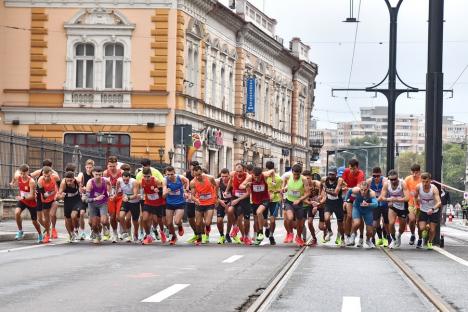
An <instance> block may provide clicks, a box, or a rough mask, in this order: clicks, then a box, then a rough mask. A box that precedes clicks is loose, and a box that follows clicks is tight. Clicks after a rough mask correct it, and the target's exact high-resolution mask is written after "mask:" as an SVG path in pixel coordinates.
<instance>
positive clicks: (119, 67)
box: [104, 43, 124, 89]
mask: <svg viewBox="0 0 468 312" xmlns="http://www.w3.org/2000/svg"><path fill="white" fill-rule="evenodd" d="M123 57H124V47H123V45H121V44H120V43H111V44H107V45H106V46H105V52H104V60H105V62H106V84H105V86H106V89H122V81H123Z"/></svg>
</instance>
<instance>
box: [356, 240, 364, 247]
mask: <svg viewBox="0 0 468 312" xmlns="http://www.w3.org/2000/svg"><path fill="white" fill-rule="evenodd" d="M363 245H364V239H362V238H359V241H358V243H357V245H356V247H358V248H361V247H362V246H363Z"/></svg>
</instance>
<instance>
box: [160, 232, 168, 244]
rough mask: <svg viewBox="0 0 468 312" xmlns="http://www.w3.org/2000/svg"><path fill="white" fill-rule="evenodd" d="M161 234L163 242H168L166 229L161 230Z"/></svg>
mask: <svg viewBox="0 0 468 312" xmlns="http://www.w3.org/2000/svg"><path fill="white" fill-rule="evenodd" d="M159 234H160V235H161V243H163V244H165V243H166V242H167V237H166V233H164V231H159Z"/></svg>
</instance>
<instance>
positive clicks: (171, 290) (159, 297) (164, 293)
mask: <svg viewBox="0 0 468 312" xmlns="http://www.w3.org/2000/svg"><path fill="white" fill-rule="evenodd" d="M188 286H190V284H174V285H172V286H171V287H168V288H166V289H164V290H161V291H160V292H158V293H156V294H154V295H152V296H151V297H148V298H146V299H144V300H142V301H141V302H161V301H163V300H164V299H167V298H169V297H170V296H172V295H174V294H176V293H178V292H179V291H181V290H182V289H184V288H186V287H188Z"/></svg>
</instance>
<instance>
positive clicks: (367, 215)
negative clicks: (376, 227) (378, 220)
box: [353, 206, 374, 226]
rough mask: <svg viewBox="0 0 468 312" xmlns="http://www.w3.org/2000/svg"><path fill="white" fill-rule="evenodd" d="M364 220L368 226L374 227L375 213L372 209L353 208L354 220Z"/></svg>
mask: <svg viewBox="0 0 468 312" xmlns="http://www.w3.org/2000/svg"><path fill="white" fill-rule="evenodd" d="M361 218H363V219H364V222H366V225H369V226H372V223H373V221H374V212H373V210H372V208H371V207H361V206H357V207H356V206H353V219H361Z"/></svg>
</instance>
